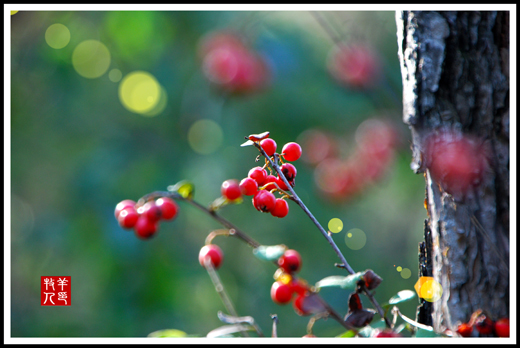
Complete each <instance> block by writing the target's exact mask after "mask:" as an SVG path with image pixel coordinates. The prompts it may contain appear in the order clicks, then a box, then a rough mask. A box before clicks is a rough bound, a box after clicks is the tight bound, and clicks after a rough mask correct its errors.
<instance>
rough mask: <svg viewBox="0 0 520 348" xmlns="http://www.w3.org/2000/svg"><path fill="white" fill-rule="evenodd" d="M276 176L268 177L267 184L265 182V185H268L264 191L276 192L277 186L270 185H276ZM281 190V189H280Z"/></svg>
mask: <svg viewBox="0 0 520 348" xmlns="http://www.w3.org/2000/svg"><path fill="white" fill-rule="evenodd" d="M276 179H277V178H276V176H274V175H270V174H269V175H268V176H267V178H266V179H265V182H264V185H266V186H265V187H264V190H267V191H271V190H274V189H275V188H276V186H275V185H274V184H270V185H268V184H269V183H271V182H273V183H275V182H276ZM280 188H281V187H280Z"/></svg>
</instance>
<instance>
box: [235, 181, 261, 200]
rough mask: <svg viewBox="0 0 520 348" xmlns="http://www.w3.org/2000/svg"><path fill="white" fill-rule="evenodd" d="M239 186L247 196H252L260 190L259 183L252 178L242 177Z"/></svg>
mask: <svg viewBox="0 0 520 348" xmlns="http://www.w3.org/2000/svg"><path fill="white" fill-rule="evenodd" d="M239 186H240V191H241V192H242V194H243V195H246V196H252V195H254V194H255V193H256V191H258V183H257V182H256V181H255V180H253V179H251V178H244V179H242V181H240V185H239Z"/></svg>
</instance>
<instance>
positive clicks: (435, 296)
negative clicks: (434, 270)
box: [414, 277, 443, 302]
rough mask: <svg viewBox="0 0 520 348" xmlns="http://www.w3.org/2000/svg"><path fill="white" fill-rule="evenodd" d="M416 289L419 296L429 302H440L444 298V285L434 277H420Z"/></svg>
mask: <svg viewBox="0 0 520 348" xmlns="http://www.w3.org/2000/svg"><path fill="white" fill-rule="evenodd" d="M414 288H415V291H416V292H417V295H418V296H419V297H420V298H423V299H424V300H426V301H428V302H435V301H438V300H440V298H441V297H442V292H443V290H442V285H441V284H440V283H439V282H438V281H436V280H435V279H434V278H433V277H420V278H419V280H417V283H415V286H414Z"/></svg>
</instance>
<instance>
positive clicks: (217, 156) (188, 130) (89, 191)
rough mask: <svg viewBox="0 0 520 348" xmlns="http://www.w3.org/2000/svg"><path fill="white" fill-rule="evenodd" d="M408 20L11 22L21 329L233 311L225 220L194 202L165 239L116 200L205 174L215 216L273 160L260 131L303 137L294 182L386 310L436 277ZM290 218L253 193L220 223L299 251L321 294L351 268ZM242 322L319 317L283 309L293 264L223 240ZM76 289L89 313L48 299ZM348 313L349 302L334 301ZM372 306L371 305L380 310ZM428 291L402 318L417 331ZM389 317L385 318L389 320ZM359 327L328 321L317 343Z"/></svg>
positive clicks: (157, 17) (98, 327) (88, 329)
mask: <svg viewBox="0 0 520 348" xmlns="http://www.w3.org/2000/svg"><path fill="white" fill-rule="evenodd" d="M394 16H395V15H394V12H378V11H370V12H354V11H353V12H330V11H327V12H306V11H298V12H289V11H287V12H285V11H277V12H269V11H265V12H260V11H259V12H242V11H230V12H226V11H208V12H204V11H200V12H199V11H179V12H177V11H164V12H146V11H124V12H111V11H100V12H96V11H78V12H69V11H55V12H53V11H48V12H47V11H34V12H33V11H19V12H14V13H12V14H11V236H10V237H11V238H10V242H11V336H12V337H145V336H147V335H148V334H150V333H151V332H153V331H156V330H161V329H178V330H182V331H184V332H186V333H187V334H190V335H197V336H205V335H206V334H207V333H208V332H209V331H211V330H213V329H215V328H217V327H219V326H221V325H223V323H222V322H220V321H219V319H218V317H217V312H218V311H219V310H222V311H224V312H225V308H224V306H223V304H222V302H221V300H220V298H219V296H218V295H217V293H216V292H215V289H214V287H213V284H212V282H211V280H210V278H209V277H208V274H207V272H206V271H205V270H204V269H203V268H202V267H201V266H200V264H199V262H198V253H199V250H200V248H201V247H202V246H203V245H204V240H205V238H206V236H207V235H208V233H210V232H211V231H212V230H214V229H218V228H221V226H220V225H219V224H218V223H217V222H216V221H214V220H212V219H211V218H210V217H208V216H207V215H205V214H203V213H201V212H200V211H198V210H196V209H195V208H193V207H192V206H190V205H188V204H185V203H183V202H179V207H180V211H179V214H178V216H177V218H176V219H175V220H174V221H172V222H162V223H161V225H160V228H159V231H158V233H157V234H156V235H155V236H154V237H153V238H152V239H150V240H146V241H143V240H140V239H138V238H137V237H136V236H135V234H134V233H133V231H131V230H130V231H128V230H124V229H122V228H121V227H120V226H119V225H118V222H117V220H116V219H115V218H114V208H115V205H116V204H117V203H118V202H120V201H122V200H124V199H132V200H135V201H137V200H138V199H139V198H140V197H142V196H143V195H145V194H147V193H150V192H152V191H157V190H163V191H164V190H166V188H167V187H168V185H172V184H175V183H176V182H178V181H180V180H183V179H188V180H190V181H191V182H192V183H193V184H194V186H195V197H194V199H195V200H196V201H198V202H200V203H202V204H204V205H208V204H210V203H211V202H212V201H213V200H214V199H216V198H217V197H219V196H220V185H221V184H222V182H223V181H224V180H226V179H231V178H234V179H237V180H241V179H242V178H244V177H246V176H247V173H248V171H249V169H250V168H252V167H254V166H256V165H257V164H258V163H256V162H255V157H256V156H257V150H256V149H255V148H254V147H240V144H242V143H243V142H244V136H247V135H249V134H254V133H261V132H264V131H269V132H270V134H271V138H273V139H274V140H275V141H276V142H277V144H278V151H280V150H281V148H282V146H283V145H284V144H285V143H287V142H290V141H296V142H298V143H300V144H301V146H302V149H303V155H302V158H301V159H299V160H298V161H296V162H294V163H293V164H294V165H295V166H296V168H297V169H298V174H297V178H296V185H295V187H294V189H295V190H296V192H297V193H298V195H299V196H300V198H301V199H302V200H303V202H304V203H305V204H306V205H307V207H308V208H309V209H310V210H311V211H312V212H313V214H314V215H315V217H316V218H317V219H318V221H320V223H321V224H322V226H324V227H325V228H327V225H328V222H329V221H330V220H331V219H333V218H338V219H340V220H341V221H342V223H343V228H342V230H341V231H340V232H338V233H334V234H333V238H334V240H335V241H336V243H337V244H338V246H339V248H340V249H341V251H342V252H343V253H344V255H345V256H346V258H347V260H348V261H349V262H350V265H351V266H352V268H353V269H354V270H356V271H363V270H365V269H368V268H370V269H372V270H374V271H375V272H376V273H377V274H379V275H380V276H381V277H382V278H383V282H382V284H381V285H380V286H379V287H378V288H377V290H376V291H375V297H376V299H377V300H378V302H379V303H384V302H386V301H388V299H389V298H390V297H392V296H394V295H395V294H396V293H397V292H398V291H400V290H403V289H410V290H413V288H414V284H415V283H416V282H417V279H418V260H417V252H418V243H419V242H420V241H421V240H422V235H423V221H424V219H425V218H426V211H425V209H424V207H423V200H424V179H423V178H422V176H420V175H415V174H413V172H412V171H411V169H410V160H411V150H410V143H411V142H410V135H409V131H408V129H407V127H406V126H405V125H404V124H403V123H402V121H401V117H402V107H401V87H402V85H401V74H400V68H399V61H398V58H397V41H396V27H395V19H394V18H395V17H394ZM289 205H290V210H289V214H288V216H286V217H285V218H283V219H280V218H276V217H273V216H271V215H270V214H262V213H260V212H258V211H257V210H256V209H254V207H253V206H252V204H251V202H250V199H249V198H246V199H245V200H244V202H243V204H240V205H231V206H227V207H225V208H224V209H222V211H221V212H220V213H221V215H222V216H224V217H225V218H227V219H229V220H230V221H232V222H233V223H234V224H235V225H236V226H238V227H239V228H241V229H242V230H243V231H245V232H246V233H248V234H249V235H250V236H251V237H252V238H254V239H255V240H257V241H258V242H260V243H262V244H264V245H274V244H285V245H287V246H288V247H290V248H293V249H296V250H298V251H299V252H300V254H301V256H302V259H303V267H302V269H301V271H300V273H299V276H301V277H302V278H304V279H306V280H307V281H308V282H309V283H310V284H314V283H316V282H317V281H319V280H320V279H322V278H324V277H327V276H331V275H347V273H346V271H344V270H341V269H339V268H336V267H334V263H336V262H339V259H338V258H337V256H336V254H335V253H334V252H333V250H332V248H331V247H330V245H329V244H328V243H327V241H326V240H325V238H323V236H322V235H321V234H320V232H319V231H318V230H317V229H316V227H315V226H314V225H313V224H312V222H311V221H310V220H309V219H308V218H307V216H306V215H305V214H304V213H303V212H302V211H301V209H299V208H298V206H297V205H296V204H294V202H290V203H289ZM214 243H215V244H218V245H219V246H220V247H221V248H222V249H223V251H224V254H225V259H224V263H223V265H222V266H221V268H220V269H219V271H218V272H219V275H220V277H221V278H222V281H223V283H224V286H225V287H226V289H227V291H228V292H229V295H230V297H231V300H232V301H233V303H234V305H235V307H236V309H237V312H238V314H239V315H243V316H245V315H250V316H253V317H254V318H255V320H256V321H257V322H258V324H259V325H260V327H261V328H262V329H263V331H264V333H265V334H266V335H268V336H270V333H271V326H272V322H271V314H275V313H276V314H277V315H278V318H279V326H278V334H279V336H284V337H286V336H289V337H301V336H303V335H305V334H306V325H307V323H308V320H309V317H300V316H298V315H297V314H296V313H295V312H294V310H293V308H292V305H291V304H289V305H285V306H281V305H277V304H275V303H273V301H272V300H271V298H270V288H271V284H272V283H273V281H274V280H273V273H274V272H275V270H276V267H275V266H274V265H273V264H272V263H271V262H265V261H261V260H259V259H257V258H256V257H254V256H253V254H252V252H251V251H252V250H251V248H250V247H249V246H247V245H245V244H244V243H242V242H241V241H240V240H238V239H233V238H226V237H217V238H216V239H215V240H214ZM46 275H48V276H51V275H52V276H71V285H72V294H71V302H72V305H71V306H67V307H47V306H40V303H39V301H40V276H46ZM320 294H321V295H322V297H323V298H324V299H325V300H326V301H328V302H329V303H330V304H331V305H332V306H333V307H334V308H335V309H336V310H337V311H338V312H339V313H340V314H342V315H344V314H345V313H346V312H347V310H348V304H347V299H348V296H349V292H348V291H346V290H342V289H339V288H324V289H322V291H321V292H320ZM362 300H363V303H364V305H365V306H366V307H371V304H370V302H368V301H367V300H366V298H363V299H362ZM418 303H419V301H418V299H417V298H415V299H414V300H412V301H410V302H407V303H404V304H402V305H401V306H400V308H401V311H402V312H403V314H405V315H407V316H409V317H411V318H415V310H416V306H417V305H418ZM378 319H379V316H378V315H376V317H375V320H378ZM344 331H345V330H344V329H343V327H341V326H340V325H339V324H338V323H336V322H335V321H333V320H327V321H323V320H320V321H318V322H317V323H316V324H315V325H314V334H315V335H316V336H322V337H334V336H336V335H339V334H341V333H343V332H344Z"/></svg>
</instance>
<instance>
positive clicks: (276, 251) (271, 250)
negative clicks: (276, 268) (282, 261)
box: [253, 244, 287, 261]
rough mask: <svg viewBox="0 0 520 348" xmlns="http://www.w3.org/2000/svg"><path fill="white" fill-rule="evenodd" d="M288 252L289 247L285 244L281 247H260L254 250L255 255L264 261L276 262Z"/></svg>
mask: <svg viewBox="0 0 520 348" xmlns="http://www.w3.org/2000/svg"><path fill="white" fill-rule="evenodd" d="M285 250H287V247H286V246H285V245H283V244H280V245H260V246H259V247H257V248H255V249H253V255H255V256H256V257H258V258H259V259H260V260H264V261H275V260H278V259H279V258H280V257H281V256H282V255H283V253H284V252H285Z"/></svg>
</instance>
